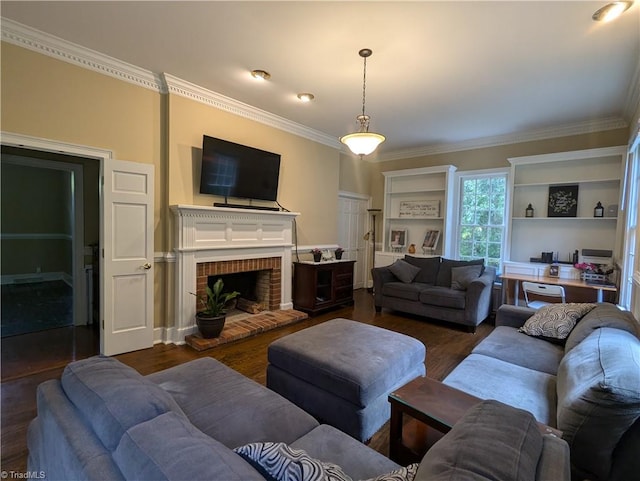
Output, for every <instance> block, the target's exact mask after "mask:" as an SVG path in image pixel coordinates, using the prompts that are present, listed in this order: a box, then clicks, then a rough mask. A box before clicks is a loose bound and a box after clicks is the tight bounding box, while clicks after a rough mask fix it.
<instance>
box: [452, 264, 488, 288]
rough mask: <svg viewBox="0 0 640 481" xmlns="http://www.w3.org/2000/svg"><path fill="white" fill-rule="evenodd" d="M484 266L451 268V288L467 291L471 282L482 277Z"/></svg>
mask: <svg viewBox="0 0 640 481" xmlns="http://www.w3.org/2000/svg"><path fill="white" fill-rule="evenodd" d="M480 272H482V266H480V265H475V266H462V267H452V268H451V289H455V290H456V291H466V290H467V287H468V286H469V284H471V283H472V282H473V281H474V280H475V279H477V278H478V277H480Z"/></svg>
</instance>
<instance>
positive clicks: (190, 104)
mask: <svg viewBox="0 0 640 481" xmlns="http://www.w3.org/2000/svg"><path fill="white" fill-rule="evenodd" d="M168 110H169V112H170V115H169V165H168V171H169V173H168V181H169V186H168V192H169V199H168V201H169V205H172V204H191V205H212V204H213V202H220V201H222V200H223V198H221V197H217V196H211V195H203V194H200V193H199V182H200V158H201V156H202V135H203V134H206V135H209V136H211V137H217V138H221V139H224V140H229V141H231V142H236V143H239V144H243V145H248V146H251V147H256V148H258V149H262V150H267V151H269V152H275V153H277V154H280V155H281V161H280V182H279V188H278V201H279V202H280V204H282V205H283V206H284V207H285V208H287V209H289V210H291V211H293V212H299V213H300V216H299V217H298V219H297V230H298V243H299V244H301V245H311V244H331V243H335V242H336V240H337V237H338V232H337V221H336V212H337V209H338V200H337V199H338V185H339V175H340V164H339V153H338V151H337V150H336V149H333V148H331V147H327V146H324V145H321V144H318V143H316V142H312V141H310V140H307V139H303V138H302V137H298V136H296V135H293V134H289V133H287V132H283V131H281V130H278V129H275V128H273V127H269V126H266V125H263V124H260V123H257V122H254V121H252V120H249V119H246V118H243V117H239V116H237V115H233V114H230V113H228V112H225V111H222V110H219V109H215V108H212V107H209V106H207V105H205V104H202V103H199V102H195V101H192V100H189V99H187V98H184V97H181V96H177V95H169V108H168ZM233 201H234V200H233V199H231V200H230V202H233ZM235 201H236V202H238V201H237V200H235ZM240 203H244V201H240Z"/></svg>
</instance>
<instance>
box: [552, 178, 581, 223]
mask: <svg viewBox="0 0 640 481" xmlns="http://www.w3.org/2000/svg"><path fill="white" fill-rule="evenodd" d="M578 187H579V186H578V184H575V185H550V186H549V206H548V209H547V217H577V216H578Z"/></svg>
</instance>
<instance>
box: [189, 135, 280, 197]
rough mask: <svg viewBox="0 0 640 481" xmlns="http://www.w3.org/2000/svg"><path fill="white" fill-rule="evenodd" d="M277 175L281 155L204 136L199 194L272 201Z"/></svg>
mask: <svg viewBox="0 0 640 481" xmlns="http://www.w3.org/2000/svg"><path fill="white" fill-rule="evenodd" d="M279 174H280V155H278V154H274V153H272V152H267V151H265V150H260V149H255V148H253V147H247V146H246V145H240V144H235V143H233V142H229V141H226V140H222V139H216V138H214V137H209V136H207V135H205V136H203V139H202V169H201V172H200V193H201V194H213V195H220V196H223V197H225V198H226V197H238V198H243V199H259V200H271V201H275V200H276V199H277V197H278V177H279Z"/></svg>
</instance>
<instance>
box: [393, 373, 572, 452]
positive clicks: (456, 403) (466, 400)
mask: <svg viewBox="0 0 640 481" xmlns="http://www.w3.org/2000/svg"><path fill="white" fill-rule="evenodd" d="M480 401H482V399H480V398H477V397H475V396H472V395H471V394H467V393H466V392H464V391H460V390H459V389H456V388H454V387H451V386H447V385H446V384H443V383H442V382H440V381H437V380H435V379H431V378H428V377H419V378H416V379H414V380H413V381H411V382H410V383H408V384H406V385H404V386H402V387H401V388H399V389H397V390H396V391H394V392H392V393H391V394H390V395H389V402H390V403H391V420H390V423H389V458H391V460H393V461H395V462H396V463H398V464H402V465H406V464H410V463H415V462H419V461H420V460H421V459H422V457H423V456H424V454H425V453H426V452H427V450H428V449H429V448H430V447H431V446H432V445H433V444H434V443H435V442H436V441H437V440H438V439H440V438H441V437H442V436H443V435H444V434H446V433H448V432H449V431H450V430H451V428H452V427H453V425H454V424H455V423H456V422H458V420H459V419H460V418H461V417H462V416H464V414H465V413H466V412H467V411H468V410H469V408H471V407H472V406H474V405H475V404H477V403H479V402H480ZM404 415H407V416H409V417H411V418H412V419H411V420H409V421H408V422H407V423H404V422H403V421H404V419H403V416H404ZM538 427H539V428H540V431H541V432H542V433H543V434H553V435H555V436H557V437H562V432H561V431H559V430H557V429H554V428H552V427H550V426H547V425H546V424H542V423H538Z"/></svg>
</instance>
